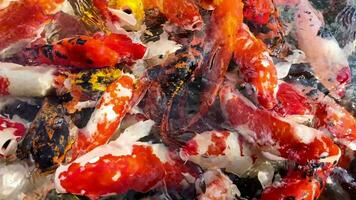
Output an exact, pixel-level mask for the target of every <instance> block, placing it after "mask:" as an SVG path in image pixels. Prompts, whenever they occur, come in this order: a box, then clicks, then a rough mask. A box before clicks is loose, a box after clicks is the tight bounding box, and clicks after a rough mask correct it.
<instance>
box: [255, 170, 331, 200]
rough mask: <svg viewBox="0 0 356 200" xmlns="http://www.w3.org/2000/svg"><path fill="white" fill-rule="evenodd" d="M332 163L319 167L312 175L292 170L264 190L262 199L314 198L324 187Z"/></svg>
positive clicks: (303, 199) (316, 197) (310, 199)
mask: <svg viewBox="0 0 356 200" xmlns="http://www.w3.org/2000/svg"><path fill="white" fill-rule="evenodd" d="M332 169H333V167H332V165H330V164H329V165H327V166H326V167H324V168H322V169H317V170H316V171H315V172H314V173H312V175H311V176H308V174H307V172H302V171H299V170H298V171H291V172H289V174H288V175H287V176H286V177H284V178H282V180H281V181H280V182H277V183H274V184H273V185H272V186H270V187H268V188H267V189H265V190H264V191H263V192H262V195H261V200H270V199H273V200H285V199H294V200H314V199H318V197H319V196H320V194H321V192H322V191H323V189H324V186H325V183H326V179H327V177H328V176H329V175H330V172H331V171H332Z"/></svg>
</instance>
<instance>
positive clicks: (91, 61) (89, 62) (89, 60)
mask: <svg viewBox="0 0 356 200" xmlns="http://www.w3.org/2000/svg"><path fill="white" fill-rule="evenodd" d="M85 62H86V63H87V64H89V65H92V64H94V62H93V60H91V59H86V60H85Z"/></svg>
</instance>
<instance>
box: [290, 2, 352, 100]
mask: <svg viewBox="0 0 356 200" xmlns="http://www.w3.org/2000/svg"><path fill="white" fill-rule="evenodd" d="M295 23H296V35H297V39H298V47H299V48H300V49H301V50H302V51H304V52H305V54H306V57H307V60H308V62H310V64H311V65H312V68H313V71H314V73H315V75H316V76H317V77H318V78H319V80H320V82H321V83H322V84H323V85H324V86H325V87H326V88H327V89H328V90H329V91H330V94H331V95H332V96H334V97H337V98H340V97H342V96H344V94H345V88H346V86H347V85H348V84H349V83H350V82H351V71H350V67H349V64H348V61H347V57H346V55H345V54H344V52H343V50H342V49H341V48H340V46H339V44H338V42H337V41H336V39H335V38H334V36H333V35H332V34H331V33H330V32H329V31H328V30H327V29H326V28H325V23H324V20H323V16H322V14H321V13H320V12H318V11H316V10H315V9H314V8H313V6H312V5H311V4H310V2H309V1H308V0H300V2H299V4H298V6H297V12H296V13H295Z"/></svg>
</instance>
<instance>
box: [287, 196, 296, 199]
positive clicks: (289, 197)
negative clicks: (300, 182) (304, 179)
mask: <svg viewBox="0 0 356 200" xmlns="http://www.w3.org/2000/svg"><path fill="white" fill-rule="evenodd" d="M285 200H295V197H293V196H288V197H286V198H285Z"/></svg>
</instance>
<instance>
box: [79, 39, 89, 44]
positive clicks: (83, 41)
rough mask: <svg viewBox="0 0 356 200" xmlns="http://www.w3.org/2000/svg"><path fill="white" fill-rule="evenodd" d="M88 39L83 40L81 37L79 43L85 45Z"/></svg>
mask: <svg viewBox="0 0 356 200" xmlns="http://www.w3.org/2000/svg"><path fill="white" fill-rule="evenodd" d="M86 42H87V41H86V40H82V39H80V38H78V39H77V44H79V45H84V44H85V43H86Z"/></svg>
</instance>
